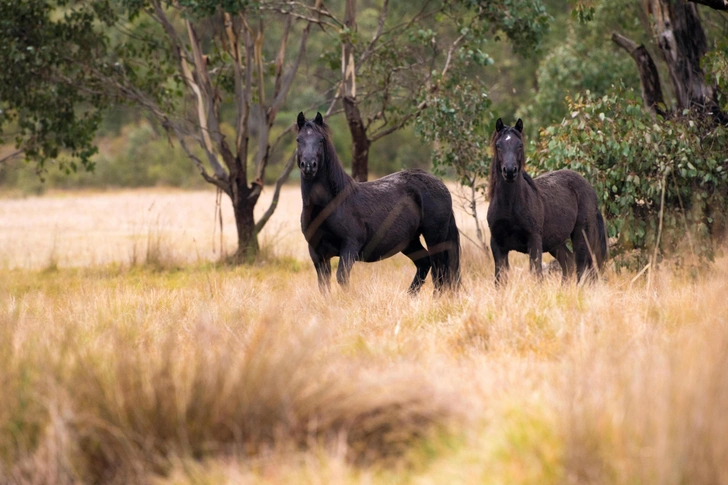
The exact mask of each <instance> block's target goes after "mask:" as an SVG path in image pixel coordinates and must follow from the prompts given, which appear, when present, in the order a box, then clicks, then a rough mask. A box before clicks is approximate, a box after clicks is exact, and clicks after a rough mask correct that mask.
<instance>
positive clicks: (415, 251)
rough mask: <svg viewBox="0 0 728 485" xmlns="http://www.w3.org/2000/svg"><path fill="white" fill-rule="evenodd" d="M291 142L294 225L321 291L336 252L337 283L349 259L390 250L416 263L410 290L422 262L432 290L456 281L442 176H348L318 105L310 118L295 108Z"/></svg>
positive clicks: (417, 282) (344, 278)
mask: <svg viewBox="0 0 728 485" xmlns="http://www.w3.org/2000/svg"><path fill="white" fill-rule="evenodd" d="M296 142H297V144H298V147H297V153H296V156H297V162H298V168H300V169H301V195H302V197H303V212H302V213H301V229H302V230H303V235H304V236H305V238H306V241H308V250H309V254H310V255H311V260H312V261H313V264H314V266H315V267H316V273H317V275H318V282H319V287H320V288H321V290H322V291H324V292H325V291H327V290H328V289H329V279H330V276H331V258H332V257H335V256H338V257H339V258H340V259H339V268H338V270H337V272H336V279H337V281H338V282H339V284H340V285H342V286H344V285H346V284H347V283H348V281H349V272H350V271H351V267H352V265H353V264H354V262H355V261H365V262H373V261H379V260H381V259H385V258H388V257H390V256H393V255H394V254H397V253H398V252H402V253H404V254H405V256H407V257H408V258H410V259H411V260H412V261H413V262H414V263H415V266H416V267H417V273H416V274H415V278H414V280H412V284H411V285H410V287H409V291H410V292H411V293H416V292H417V291H419V289H420V287H421V286H422V284H423V283H424V281H425V277H427V273H428V272H429V271H430V268H432V280H433V283H434V285H435V289H436V290H442V289H455V288H456V287H457V286H458V284H459V281H460V234H459V233H458V228H457V225H456V224H455V216H454V214H453V210H452V198H451V196H450V191H449V190H448V189H447V187H445V184H443V183H442V181H440V180H439V179H437V178H436V177H434V176H432V175H430V174H428V173H426V172H423V171H422V170H403V171H401V172H397V173H394V174H391V175H388V176H386V177H382V178H380V179H378V180H374V181H372V182H363V183H359V182H356V181H354V179H353V178H351V177H350V176H349V174H347V173H346V171H345V170H344V167H343V166H342V165H341V162H339V158H338V156H337V155H336V151H335V150H334V145H333V143H332V142H331V134H330V132H329V128H328V126H327V125H326V123H324V119H323V117H322V116H321V113H316V118H314V119H313V120H307V119H306V118H305V116H304V115H303V113H299V114H298V136H297V138H296ZM420 236H423V237H424V239H425V243H426V244H427V249H425V248H424V247H423V246H422V243H421V242H420Z"/></svg>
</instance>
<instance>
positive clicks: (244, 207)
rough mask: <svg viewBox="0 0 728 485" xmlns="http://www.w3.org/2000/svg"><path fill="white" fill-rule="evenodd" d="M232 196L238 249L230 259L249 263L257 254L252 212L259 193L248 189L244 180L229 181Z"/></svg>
mask: <svg viewBox="0 0 728 485" xmlns="http://www.w3.org/2000/svg"><path fill="white" fill-rule="evenodd" d="M231 184H232V186H233V190H232V192H233V194H232V196H231V197H230V199H231V201H232V204H233V213H234V215H235V228H236V230H237V234H238V249H237V251H236V252H235V254H234V255H233V257H232V260H233V262H234V263H249V262H251V261H253V260H254V259H255V256H256V255H257V254H258V232H257V230H256V227H255V216H254V214H253V210H254V209H255V204H256V203H257V202H258V196H259V194H260V192H258V191H254V187H253V188H251V187H248V186H247V184H246V183H245V181H244V180H240V179H239V178H237V177H236V178H234V179H232V180H231Z"/></svg>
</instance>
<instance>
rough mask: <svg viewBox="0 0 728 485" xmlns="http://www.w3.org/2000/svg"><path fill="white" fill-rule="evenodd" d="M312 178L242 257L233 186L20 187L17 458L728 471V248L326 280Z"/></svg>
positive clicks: (4, 281) (14, 267)
mask: <svg viewBox="0 0 728 485" xmlns="http://www.w3.org/2000/svg"><path fill="white" fill-rule="evenodd" d="M297 197H298V193H297V189H295V188H291V189H288V190H287V191H286V192H285V193H284V200H283V201H282V204H281V206H280V209H279V212H278V213H277V214H276V216H274V219H273V221H272V222H271V226H270V227H269V228H268V229H267V232H266V233H265V234H264V235H263V237H262V242H263V245H264V257H263V261H262V262H261V263H260V264H257V265H253V266H248V267H240V268H229V267H222V266H217V265H215V264H212V263H210V260H212V259H214V258H215V257H217V256H219V251H220V250H219V239H217V238H219V234H217V235H216V236H215V238H216V239H215V240H216V241H218V243H217V244H218V247H217V249H216V252H215V253H213V252H212V240H213V238H212V226H213V223H212V222H213V207H214V193H209V192H199V193H184V192H175V191H172V192H169V191H168V192H163V193H158V192H153V191H142V192H120V193H108V194H105V193H102V194H81V195H78V194H76V195H74V196H52V197H44V198H40V199H33V198H31V199H23V200H0V229H1V230H0V247H2V248H3V250H2V251H3V254H2V256H1V257H2V258H3V260H2V261H1V262H0V263H1V264H0V266H1V267H2V269H0V389H2V392H0V482H2V483H29V484H30V483H69V484H71V483H152V484H219V483H311V484H317V483H413V484H436V483H437V484H439V483H463V484H469V483H485V484H491V483H492V484H504V483H508V484H532V483H538V484H548V483H553V484H563V483H568V484H582V483H594V484H601V483H604V484H685V483H690V484H720V483H728V322H727V320H728V299H726V298H725V295H726V294H728V259H727V258H722V259H719V260H718V261H717V262H716V263H715V264H714V265H713V266H712V267H711V268H709V269H706V270H705V271H704V272H702V273H700V274H699V275H698V276H697V277H696V276H688V275H687V274H684V273H682V272H679V271H675V270H669V269H667V268H664V269H662V270H660V271H657V272H655V273H654V274H653V275H652V277H651V281H650V282H649V283H648V278H647V276H648V274H647V273H646V274H643V275H642V276H639V277H637V275H635V274H629V273H621V274H617V273H614V272H612V271H608V272H607V277H608V280H607V281H605V282H600V283H598V284H595V285H593V286H590V287H577V286H576V285H573V284H572V285H561V284H560V282H559V280H558V278H556V277H550V278H548V279H547V280H546V281H544V282H543V284H535V282H534V281H532V280H531V279H530V278H529V277H528V275H527V274H525V271H524V270H523V268H525V267H526V264H525V260H523V259H522V258H521V259H519V260H518V262H517V264H516V266H517V268H515V269H514V270H513V271H512V275H511V276H512V278H511V282H510V284H509V286H508V287H507V288H505V289H502V290H500V291H496V290H495V289H494V288H493V284H492V262H490V261H489V260H488V259H487V258H485V257H484V256H482V255H481V254H480V253H479V252H478V251H477V250H476V249H475V248H474V246H473V245H472V244H470V243H469V242H465V243H464V254H463V274H464V289H463V290H462V291H461V292H460V293H459V294H457V295H448V296H443V297H439V298H436V297H433V295H432V294H431V292H432V286H431V284H430V283H429V282H428V284H427V285H426V286H425V287H424V289H423V292H422V294H421V295H420V296H418V297H416V298H410V297H409V296H407V295H406V293H405V289H406V287H407V285H408V283H409V281H410V280H411V278H412V276H413V274H414V268H413V267H412V265H411V263H410V262H409V261H408V260H407V259H406V258H404V257H395V258H392V259H390V260H387V261H385V262H381V263H377V264H373V265H365V264H358V265H356V266H355V267H354V271H353V273H352V285H351V288H350V289H349V291H346V292H345V291H341V290H339V289H338V288H335V289H334V291H333V292H332V295H330V296H329V297H323V296H321V295H320V294H319V293H318V290H317V288H316V284H315V274H314V270H313V268H312V266H311V264H310V262H309V261H307V259H305V245H304V244H303V242H302V237H301V236H300V233H299V232H298V226H297V219H298V215H299V213H298V210H299V208H298V207H297V203H298V199H297ZM155 211H159V212H155ZM226 211H227V208H226V207H223V216H224V217H225V218H229V217H230V214H229V213H228V212H226ZM198 219H199V220H198ZM226 220H227V219H226ZM157 221H159V222H157ZM460 222H461V226H462V227H463V228H464V230H465V231H466V233H467V232H470V234H471V235H472V231H473V228H472V226H471V223H470V222H469V221H468V220H467V218H466V217H465V216H464V215H463V214H460ZM52 227H55V229H52ZM230 227H231V226H230V225H226V229H227V230H228V231H230V229H228V228H230ZM230 236H232V235H231V234H228V232H226V233H224V240H225V238H229V237H230ZM225 244H226V245H227V246H226V247H227V250H228V251H231V250H232V249H233V246H232V243H231V241H230V240H227V242H225ZM135 248H136V249H135ZM190 253H192V255H191V256H190Z"/></svg>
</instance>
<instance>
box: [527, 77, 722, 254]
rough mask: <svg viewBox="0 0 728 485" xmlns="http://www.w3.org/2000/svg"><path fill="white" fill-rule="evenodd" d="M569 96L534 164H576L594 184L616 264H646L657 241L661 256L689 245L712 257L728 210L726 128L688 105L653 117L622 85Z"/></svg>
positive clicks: (546, 166)
mask: <svg viewBox="0 0 728 485" xmlns="http://www.w3.org/2000/svg"><path fill="white" fill-rule="evenodd" d="M567 102H568V105H569V113H570V114H569V115H568V116H567V118H566V119H564V120H563V121H562V122H561V123H560V124H557V125H552V126H550V127H548V128H546V129H544V130H542V131H541V134H540V135H541V136H540V141H539V142H538V144H537V146H536V153H535V155H536V156H535V159H536V160H535V162H533V163H532V165H533V166H534V168H535V169H536V171H546V170H556V169H559V168H571V169H574V170H576V171H578V172H580V173H581V174H583V175H584V176H585V177H586V178H587V179H588V180H589V181H590V182H591V183H592V184H593V185H594V188H595V189H596V191H597V194H598V196H599V198H600V200H601V203H602V205H603V212H604V215H605V217H606V219H607V221H608V231H609V236H610V237H615V238H617V240H616V244H615V246H614V248H613V250H612V257H615V256H616V258H617V263H618V266H620V265H627V266H633V267H634V266H637V265H643V264H645V263H646V261H647V260H648V259H649V256H650V255H651V254H652V250H653V249H654V248H655V245H656V244H658V245H659V250H660V254H661V255H662V256H664V255H665V254H666V253H668V252H674V251H675V250H677V249H688V250H690V251H691V252H692V253H693V254H695V255H697V256H698V257H699V259H700V260H701V261H705V260H706V259H707V260H712V258H713V255H714V247H715V246H714V241H715V238H716V237H717V236H719V235H721V234H722V232H723V230H724V228H725V223H726V210H727V209H728V198H727V197H726V194H727V193H728V192H727V191H728V175H726V173H727V172H728V137H726V128H725V127H723V126H716V125H715V124H714V123H712V121H711V120H707V119H705V118H701V117H700V116H699V115H698V114H697V113H693V112H689V111H687V110H686V111H684V112H682V113H680V114H679V115H674V116H672V117H670V118H668V119H662V118H660V117H657V118H655V117H654V116H653V115H652V114H651V113H649V112H646V111H645V110H644V109H643V108H642V102H641V100H640V99H638V97H637V96H636V95H635V93H634V91H632V90H625V89H623V88H618V89H616V90H614V91H613V92H612V93H611V94H609V95H605V96H603V97H600V98H597V97H596V96H594V95H592V94H590V93H589V92H588V91H587V92H586V93H585V94H580V95H578V96H576V97H575V98H574V99H570V98H567ZM663 188H664V192H665V193H664V204H663V203H662V191H663ZM661 213H662V219H663V220H662V233H661V238H660V240H659V242H658V232H659V227H658V226H659V225H660V214H661Z"/></svg>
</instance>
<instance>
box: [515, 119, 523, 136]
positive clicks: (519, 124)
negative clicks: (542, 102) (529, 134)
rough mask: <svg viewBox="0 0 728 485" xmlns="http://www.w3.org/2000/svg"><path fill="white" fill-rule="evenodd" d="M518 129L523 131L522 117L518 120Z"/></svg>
mask: <svg viewBox="0 0 728 485" xmlns="http://www.w3.org/2000/svg"><path fill="white" fill-rule="evenodd" d="M516 130H518V133H523V120H522V119H521V118H518V121H516Z"/></svg>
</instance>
